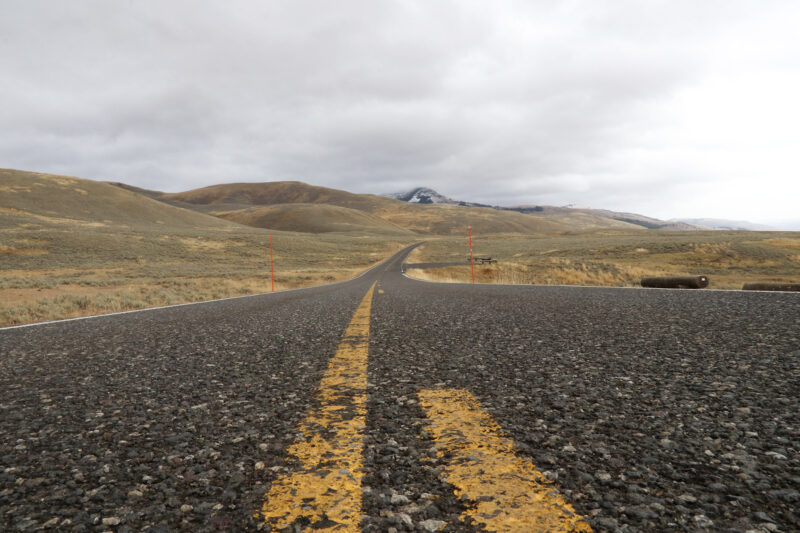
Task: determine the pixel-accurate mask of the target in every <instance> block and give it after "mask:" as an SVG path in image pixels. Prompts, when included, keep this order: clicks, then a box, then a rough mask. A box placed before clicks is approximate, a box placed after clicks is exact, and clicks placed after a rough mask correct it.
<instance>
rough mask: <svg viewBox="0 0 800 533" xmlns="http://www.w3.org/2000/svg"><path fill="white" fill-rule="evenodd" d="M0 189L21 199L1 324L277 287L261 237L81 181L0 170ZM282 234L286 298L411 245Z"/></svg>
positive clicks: (7, 244)
mask: <svg viewBox="0 0 800 533" xmlns="http://www.w3.org/2000/svg"><path fill="white" fill-rule="evenodd" d="M0 186H2V187H4V188H8V189H13V192H9V191H3V192H2V194H1V195H0V325H14V324H23V323H29V322H35V321H43V320H54V319H59V318H71V317H76V316H85V315H92V314H97V313H105V312H113V311H122V310H128V309H141V308H145V307H153V306H161V305H170V304H177V303H186V302H195V301H203V300H209V299H217V298H226V297H231V296H241V295H245V294H255V293H261V292H268V291H269V290H270V288H271V285H270V279H269V248H268V246H269V234H268V233H267V232H266V231H264V230H258V229H255V228H251V227H246V226H242V225H239V224H235V223H231V222H227V221H224V220H220V219H218V218H215V217H212V216H209V215H205V214H201V213H196V212H193V211H187V210H185V209H179V208H176V207H173V206H170V205H167V204H164V203H162V202H158V201H155V200H152V199H151V198H147V197H145V196H142V195H140V194H136V193H133V192H131V191H127V190H124V189H122V188H119V187H115V186H113V185H109V184H105V183H97V182H90V181H88V180H80V179H77V178H68V177H61V176H49V175H43V174H35V173H26V172H18V171H3V170H0ZM81 191H89V193H88V194H86V195H85V194H83V192H81ZM273 234H274V235H273V242H274V264H275V271H276V284H275V286H276V289H277V290H285V289H292V288H297V287H307V286H312V285H319V284H322V283H329V282H333V281H339V280H342V279H346V278H349V277H353V276H355V275H356V274H358V273H359V272H361V271H363V270H364V269H365V268H367V267H369V266H370V265H372V264H374V263H376V262H378V261H380V260H382V259H384V258H385V257H387V256H388V255H390V254H391V253H393V252H394V251H396V250H398V249H400V248H401V247H402V246H404V245H405V244H408V243H410V242H412V241H411V239H410V238H409V237H408V236H402V235H401V236H399V237H398V236H387V235H370V234H366V233H351V234H349V235H344V234H325V235H311V234H302V233H289V232H278V231H275V232H273Z"/></svg>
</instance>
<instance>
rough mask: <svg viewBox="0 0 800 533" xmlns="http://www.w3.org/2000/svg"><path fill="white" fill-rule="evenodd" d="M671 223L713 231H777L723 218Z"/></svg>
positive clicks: (692, 219) (687, 219)
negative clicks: (701, 227)
mask: <svg viewBox="0 0 800 533" xmlns="http://www.w3.org/2000/svg"><path fill="white" fill-rule="evenodd" d="M671 222H683V223H686V224H693V225H695V226H703V227H706V228H711V229H727V230H739V231H775V228H773V227H770V226H765V225H763V224H754V223H752V222H747V221H746V220H725V219H722V218H681V219H673V220H671Z"/></svg>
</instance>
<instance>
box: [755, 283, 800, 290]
mask: <svg viewBox="0 0 800 533" xmlns="http://www.w3.org/2000/svg"><path fill="white" fill-rule="evenodd" d="M742 290H743V291H800V283H745V284H744V286H743V287H742Z"/></svg>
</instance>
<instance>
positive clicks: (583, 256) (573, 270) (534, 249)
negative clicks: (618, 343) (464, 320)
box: [408, 231, 800, 289]
mask: <svg viewBox="0 0 800 533" xmlns="http://www.w3.org/2000/svg"><path fill="white" fill-rule="evenodd" d="M798 243H800V239H798V234H797V233H784V232H781V233H777V232H730V231H728V232H722V231H720V232H716V231H715V232H711V231H709V232H679V233H668V232H638V231H637V232H608V231H605V232H590V233H577V232H575V233H568V234H560V235H554V236H543V235H530V236H524V235H489V236H481V235H476V236H475V239H474V248H475V252H476V256H492V257H494V258H496V259H498V261H499V262H498V263H497V264H494V265H489V264H487V265H478V264H476V265H475V278H476V282H478V283H511V284H529V283H534V284H546V285H553V284H557V285H594V286H638V285H639V284H640V281H641V278H642V277H645V276H676V275H707V276H709V277H710V279H711V287H712V288H718V289H740V288H741V287H742V285H743V284H744V283H748V282H758V281H761V282H780V283H797V282H798V281H800V255H798V254H797V253H796V251H797V247H798ZM467 256H468V247H467V242H466V239H465V238H461V239H452V238H440V239H432V240H430V241H429V243H428V244H426V245H424V246H422V247H419V248H417V249H416V250H415V251H414V253H413V254H412V256H411V257H410V258H409V261H408V262H409V263H425V262H451V261H464V260H465V259H466V257H467ZM408 274H409V275H410V276H412V277H417V278H420V279H426V280H430V281H442V282H459V283H467V282H470V281H471V276H472V274H471V271H470V267H469V265H465V266H457V267H448V268H433V269H426V270H419V269H410V270H408Z"/></svg>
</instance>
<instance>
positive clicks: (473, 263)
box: [467, 226, 475, 283]
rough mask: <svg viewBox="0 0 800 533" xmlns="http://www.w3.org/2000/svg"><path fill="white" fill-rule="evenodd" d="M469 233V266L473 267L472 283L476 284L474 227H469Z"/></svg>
mask: <svg viewBox="0 0 800 533" xmlns="http://www.w3.org/2000/svg"><path fill="white" fill-rule="evenodd" d="M467 232H468V233H469V264H470V266H471V267H472V283H475V260H474V259H473V258H472V226H467Z"/></svg>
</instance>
